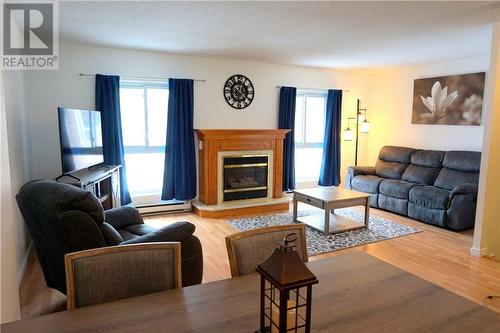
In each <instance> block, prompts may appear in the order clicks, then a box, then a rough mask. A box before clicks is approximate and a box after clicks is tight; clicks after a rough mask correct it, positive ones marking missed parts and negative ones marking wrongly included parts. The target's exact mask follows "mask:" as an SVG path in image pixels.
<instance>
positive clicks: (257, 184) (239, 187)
mask: <svg viewBox="0 0 500 333" xmlns="http://www.w3.org/2000/svg"><path fill="white" fill-rule="evenodd" d="M222 159H223V162H222V166H223V169H224V170H223V180H222V181H223V183H222V186H223V187H222V190H223V201H232V200H244V199H256V198H266V197H267V196H268V190H269V182H268V181H269V179H268V176H269V155H232V156H224V157H223V158H222Z"/></svg>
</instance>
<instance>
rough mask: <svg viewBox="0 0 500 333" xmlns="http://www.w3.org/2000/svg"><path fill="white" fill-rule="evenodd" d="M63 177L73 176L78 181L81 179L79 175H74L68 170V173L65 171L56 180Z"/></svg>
mask: <svg viewBox="0 0 500 333" xmlns="http://www.w3.org/2000/svg"><path fill="white" fill-rule="evenodd" d="M63 177H70V178H73V179H75V180H76V181H81V179H80V178H78V177H77V176H73V175H72V174H71V173H69V172H67V173H63V174H62V175H60V176H59V177H57V178H56V181H59V179H61V178H63Z"/></svg>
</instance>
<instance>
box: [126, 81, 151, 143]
mask: <svg viewBox="0 0 500 333" xmlns="http://www.w3.org/2000/svg"><path fill="white" fill-rule="evenodd" d="M143 94H144V90H143V89H142V88H121V89H120V108H121V118H122V132H123V144H124V145H125V146H142V145H144V144H146V141H145V137H146V136H145V135H146V134H145V129H144V127H145V119H144V97H143Z"/></svg>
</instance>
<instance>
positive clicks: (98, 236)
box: [16, 180, 203, 294]
mask: <svg viewBox="0 0 500 333" xmlns="http://www.w3.org/2000/svg"><path fill="white" fill-rule="evenodd" d="M16 199H17V203H18V206H19V208H20V210H21V213H22V215H23V217H24V220H25V222H26V224H27V225H28V229H29V231H30V233H31V235H32V237H33V241H34V243H35V246H36V250H37V254H38V259H39V261H40V264H41V266H42V270H43V274H44V276H45V281H46V283H47V286H49V287H51V288H54V289H57V290H59V291H60V292H62V293H64V294H65V293H66V277H65V269H64V255H65V254H66V253H70V252H76V251H81V250H87V249H92V248H98V247H104V246H114V245H124V244H133V243H146V242H169V241H170V242H174V241H175V242H181V257H182V264H181V269H182V285H183V286H189V285H194V284H199V283H201V280H202V275H203V254H202V248H201V243H200V241H199V239H198V238H197V237H196V236H194V235H193V232H194V230H195V226H194V225H193V224H191V223H189V222H177V223H174V224H171V225H168V226H166V227H163V228H161V229H155V228H153V227H150V226H148V225H146V224H144V221H143V220H142V218H141V216H140V215H139V212H138V210H137V209H135V208H133V207H129V206H123V207H119V208H115V209H110V210H107V211H104V210H103V207H102V205H101V203H100V202H99V201H98V199H97V198H96V197H95V196H94V195H93V194H92V193H90V192H88V191H84V190H82V189H80V188H77V187H75V186H72V185H67V184H63V183H58V182H55V181H52V180H36V181H32V182H29V183H27V184H25V185H24V186H22V187H21V189H20V190H19V193H18V194H17V196H16ZM117 274H119V272H117Z"/></svg>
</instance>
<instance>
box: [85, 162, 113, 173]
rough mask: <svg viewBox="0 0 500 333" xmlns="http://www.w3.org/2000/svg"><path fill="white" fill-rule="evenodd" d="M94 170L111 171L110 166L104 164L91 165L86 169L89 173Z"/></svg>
mask: <svg viewBox="0 0 500 333" xmlns="http://www.w3.org/2000/svg"><path fill="white" fill-rule="evenodd" d="M94 168H104V169H106V170H111V168H112V166H109V165H106V164H104V163H99V164H94V165H91V166H89V167H88V168H87V169H88V170H89V171H90V170H92V169H94Z"/></svg>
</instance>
